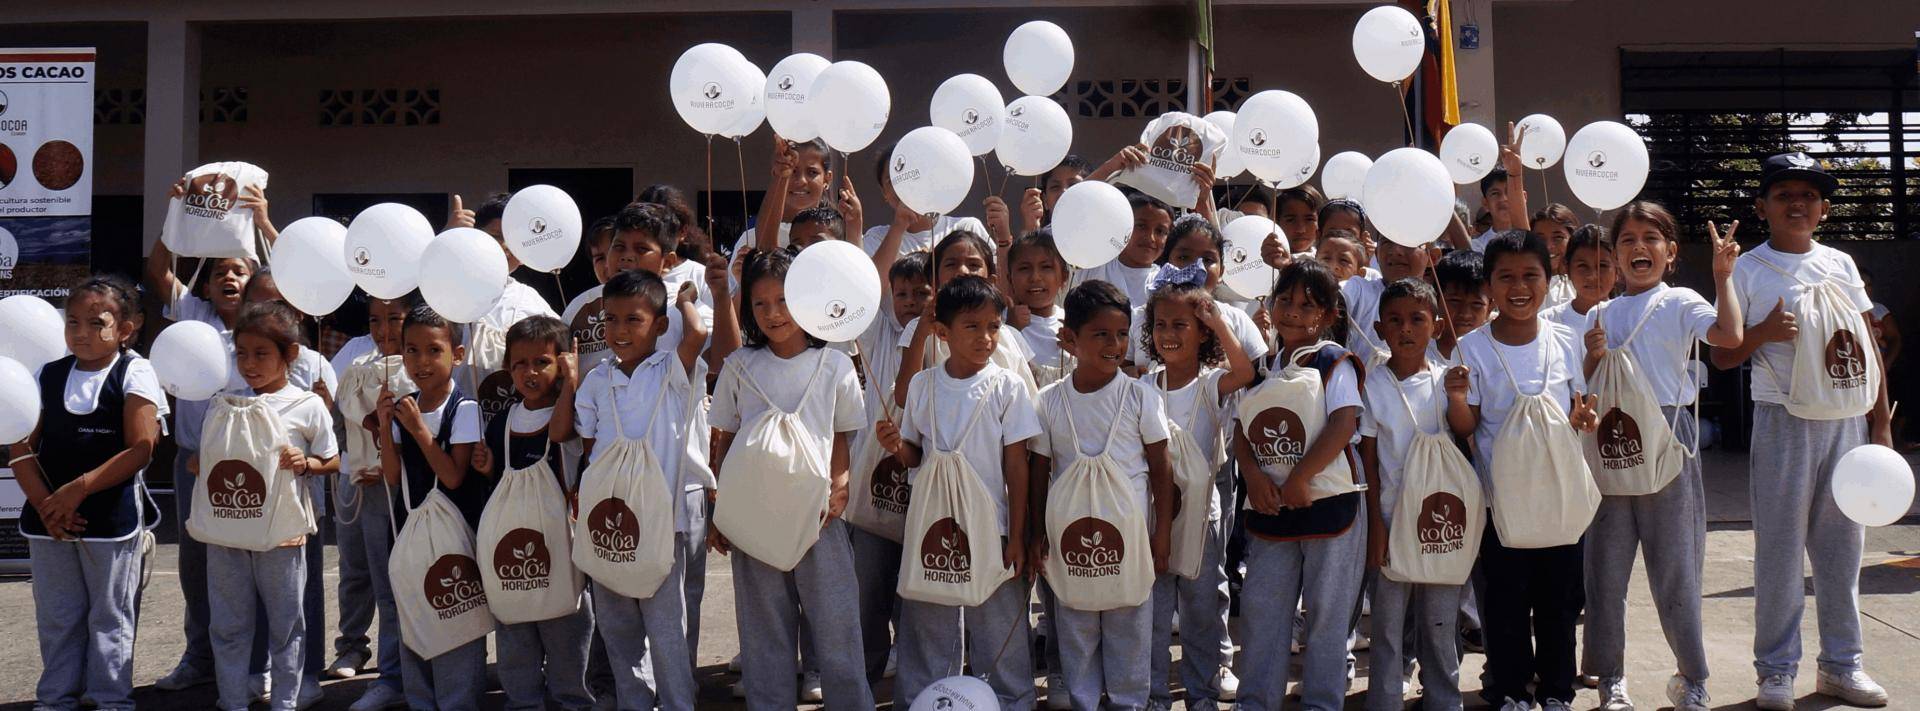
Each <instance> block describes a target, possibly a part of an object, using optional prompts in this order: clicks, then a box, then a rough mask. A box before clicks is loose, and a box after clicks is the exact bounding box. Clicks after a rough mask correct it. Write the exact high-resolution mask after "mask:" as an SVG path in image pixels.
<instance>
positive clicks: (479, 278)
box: [420, 227, 507, 323]
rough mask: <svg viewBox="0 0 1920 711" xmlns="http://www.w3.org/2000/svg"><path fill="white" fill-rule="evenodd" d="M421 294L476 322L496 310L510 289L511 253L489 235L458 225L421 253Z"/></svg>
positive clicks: (448, 313)
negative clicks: (502, 297)
mask: <svg viewBox="0 0 1920 711" xmlns="http://www.w3.org/2000/svg"><path fill="white" fill-rule="evenodd" d="M420 259H421V261H422V262H424V263H426V264H427V265H428V266H427V268H426V269H424V270H421V272H420V298H423V299H426V300H427V305H428V306H431V307H433V310H434V311H436V312H439V314H440V315H441V316H443V317H445V318H446V319H447V320H448V321H453V322H455V323H473V322H475V321H478V320H480V317H482V316H485V315H487V312H488V311H491V310H493V306H494V304H496V303H498V302H499V301H500V295H501V294H503V293H506V290H507V255H505V254H502V253H501V252H500V244H499V243H497V242H494V241H493V235H489V234H487V233H485V232H481V231H480V230H476V229H474V228H472V227H455V228H453V229H450V230H447V231H445V232H442V233H440V236H438V237H435V238H433V241H432V242H429V243H427V251H426V253H424V254H422V255H421V256H420Z"/></svg>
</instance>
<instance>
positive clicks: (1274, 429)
mask: <svg viewBox="0 0 1920 711" xmlns="http://www.w3.org/2000/svg"><path fill="white" fill-rule="evenodd" d="M1246 434H1247V443H1248V444H1251V445H1253V458H1254V459H1255V460H1256V461H1258V462H1259V463H1260V465H1261V466H1268V467H1270V466H1278V465H1283V464H1284V465H1287V466H1292V465H1293V464H1294V463H1296V462H1299V461H1300V458H1301V457H1303V456H1306V454H1307V428H1306V427H1305V426H1304V425H1302V424H1300V416H1299V415H1296V414H1293V411H1292V410H1289V409H1287V408H1284V407H1270V408H1267V409H1265V410H1261V411H1260V414H1258V415H1255V416H1254V418H1253V422H1251V423H1249V424H1248V425H1247V433H1246Z"/></svg>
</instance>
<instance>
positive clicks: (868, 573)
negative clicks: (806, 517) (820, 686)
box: [807, 525, 951, 701]
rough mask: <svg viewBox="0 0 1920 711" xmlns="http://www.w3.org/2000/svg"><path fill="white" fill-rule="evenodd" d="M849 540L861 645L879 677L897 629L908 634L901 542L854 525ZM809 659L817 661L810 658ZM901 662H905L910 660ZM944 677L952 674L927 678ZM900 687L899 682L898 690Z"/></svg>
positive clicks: (869, 668)
mask: <svg viewBox="0 0 1920 711" xmlns="http://www.w3.org/2000/svg"><path fill="white" fill-rule="evenodd" d="M847 541H848V542H849V543H852V544H853V571H854V587H855V588H857V589H858V591H859V593H860V637H861V639H860V647H861V649H862V650H863V651H864V653H865V655H866V657H867V678H868V679H869V680H878V679H879V678H880V676H881V674H882V672H884V671H885V670H886V668H887V652H888V651H890V650H892V649H893V646H894V641H893V630H895V629H898V630H900V631H901V636H905V634H906V632H905V630H906V627H905V625H906V622H905V620H904V619H903V618H904V617H905V613H904V612H903V611H902V610H903V607H904V604H905V601H904V600H901V599H900V596H899V594H898V592H897V590H898V588H899V587H900V544H898V543H895V542H893V541H890V540H887V539H886V538H884V537H881V536H876V535H874V534H871V533H868V532H866V531H863V530H860V527H859V526H851V525H850V526H847ZM807 661H813V660H812V659H811V657H809V659H808V660H807ZM900 662H901V663H902V664H904V663H905V662H906V660H904V659H902V660H900ZM944 676H951V675H942V676H936V677H933V678H932V679H928V680H927V681H929V682H931V681H935V680H938V679H941V678H943V677H944ZM898 686H899V684H898V682H896V683H895V687H896V689H897V687H898ZM894 696H895V697H896V698H897V699H899V700H902V701H912V700H913V697H911V696H904V695H901V694H900V692H899V691H897V690H896V691H895V692H894Z"/></svg>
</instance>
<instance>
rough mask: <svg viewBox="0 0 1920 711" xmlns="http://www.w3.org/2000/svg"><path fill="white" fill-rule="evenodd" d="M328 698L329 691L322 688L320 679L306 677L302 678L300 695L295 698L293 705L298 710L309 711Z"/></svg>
mask: <svg viewBox="0 0 1920 711" xmlns="http://www.w3.org/2000/svg"><path fill="white" fill-rule="evenodd" d="M326 699H327V691H326V690H325V689H322V688H320V680H319V679H315V678H313V677H306V678H304V679H301V680H300V695H299V697H298V698H295V699H294V701H293V707H294V708H295V709H298V711H307V709H310V708H313V707H314V706H317V705H319V704H320V702H322V701H325V700H326Z"/></svg>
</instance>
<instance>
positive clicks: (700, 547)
mask: <svg viewBox="0 0 1920 711" xmlns="http://www.w3.org/2000/svg"><path fill="white" fill-rule="evenodd" d="M712 514H713V505H712V504H709V503H707V490H706V489H700V490H698V491H689V492H687V536H686V539H685V541H684V543H683V544H682V545H681V546H680V549H681V550H683V551H685V552H686V555H687V562H686V569H685V570H683V571H681V574H680V577H681V578H682V580H681V587H682V589H684V590H685V591H686V597H685V598H683V599H682V600H681V607H682V608H683V609H684V610H685V612H686V618H687V668H688V669H699V668H700V602H701V601H702V600H705V599H706V597H707V517H708V516H710V515H712Z"/></svg>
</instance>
